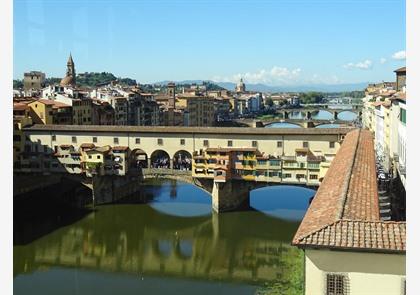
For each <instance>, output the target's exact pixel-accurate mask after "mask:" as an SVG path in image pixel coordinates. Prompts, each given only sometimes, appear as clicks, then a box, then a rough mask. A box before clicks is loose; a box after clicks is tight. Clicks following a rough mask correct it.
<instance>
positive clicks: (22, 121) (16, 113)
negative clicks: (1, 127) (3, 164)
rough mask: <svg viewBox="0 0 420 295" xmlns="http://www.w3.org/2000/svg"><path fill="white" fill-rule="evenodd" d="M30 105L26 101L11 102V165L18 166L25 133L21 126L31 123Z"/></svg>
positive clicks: (23, 146) (23, 147)
mask: <svg viewBox="0 0 420 295" xmlns="http://www.w3.org/2000/svg"><path fill="white" fill-rule="evenodd" d="M29 114H30V107H29V106H28V104H26V103H14V104H13V165H14V167H16V168H17V167H18V166H19V163H20V161H19V159H20V154H21V152H23V151H24V149H25V134H24V133H23V131H22V128H23V127H26V126H29V125H32V123H33V122H32V118H31V117H30V115H29Z"/></svg>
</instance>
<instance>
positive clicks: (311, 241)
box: [292, 130, 405, 251]
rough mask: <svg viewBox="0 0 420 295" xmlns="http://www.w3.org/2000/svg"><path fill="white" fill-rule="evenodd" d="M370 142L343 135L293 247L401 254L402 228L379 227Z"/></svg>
mask: <svg viewBox="0 0 420 295" xmlns="http://www.w3.org/2000/svg"><path fill="white" fill-rule="evenodd" d="M375 169H376V168H375V152H374V146H373V137H372V134H371V132H370V131H368V130H354V131H351V132H349V133H348V134H347V135H346V138H345V139H344V141H343V143H342V145H341V147H340V149H339V151H338V152H337V155H336V156H335V158H334V160H333V162H332V163H331V166H330V168H329V169H328V171H327V174H326V175H325V177H324V179H323V181H322V183H321V185H320V187H319V188H318V191H317V193H316V195H315V198H314V199H313V201H312V203H311V205H310V206H309V209H308V211H307V212H306V214H305V217H304V218H303V220H302V222H301V224H300V226H299V228H298V230H297V232H296V234H295V237H294V238H293V241H292V244H293V245H295V246H299V247H328V248H342V249H359V250H369V251H378V250H381V251H405V222H398V223H396V222H382V221H380V218H379V199H378V191H377V183H376V170H375Z"/></svg>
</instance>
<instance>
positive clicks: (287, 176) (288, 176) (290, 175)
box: [284, 173, 292, 178]
mask: <svg viewBox="0 0 420 295" xmlns="http://www.w3.org/2000/svg"><path fill="white" fill-rule="evenodd" d="M291 177H292V174H290V173H285V174H284V178H291Z"/></svg>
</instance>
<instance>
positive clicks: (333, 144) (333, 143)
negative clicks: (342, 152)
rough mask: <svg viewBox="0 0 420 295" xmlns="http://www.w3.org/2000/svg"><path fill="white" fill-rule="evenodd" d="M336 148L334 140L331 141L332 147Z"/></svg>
mask: <svg viewBox="0 0 420 295" xmlns="http://www.w3.org/2000/svg"><path fill="white" fill-rule="evenodd" d="M333 148H335V142H334V141H330V149H333Z"/></svg>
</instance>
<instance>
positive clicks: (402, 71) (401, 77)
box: [394, 67, 406, 91]
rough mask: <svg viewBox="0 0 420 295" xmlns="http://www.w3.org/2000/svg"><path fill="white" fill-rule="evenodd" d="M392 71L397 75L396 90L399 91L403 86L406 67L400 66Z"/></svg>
mask: <svg viewBox="0 0 420 295" xmlns="http://www.w3.org/2000/svg"><path fill="white" fill-rule="evenodd" d="M394 72H395V74H396V76H397V85H396V90H397V91H401V90H403V88H404V87H405V80H406V68H405V67H402V68H399V69H396V70H395V71H394Z"/></svg>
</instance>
